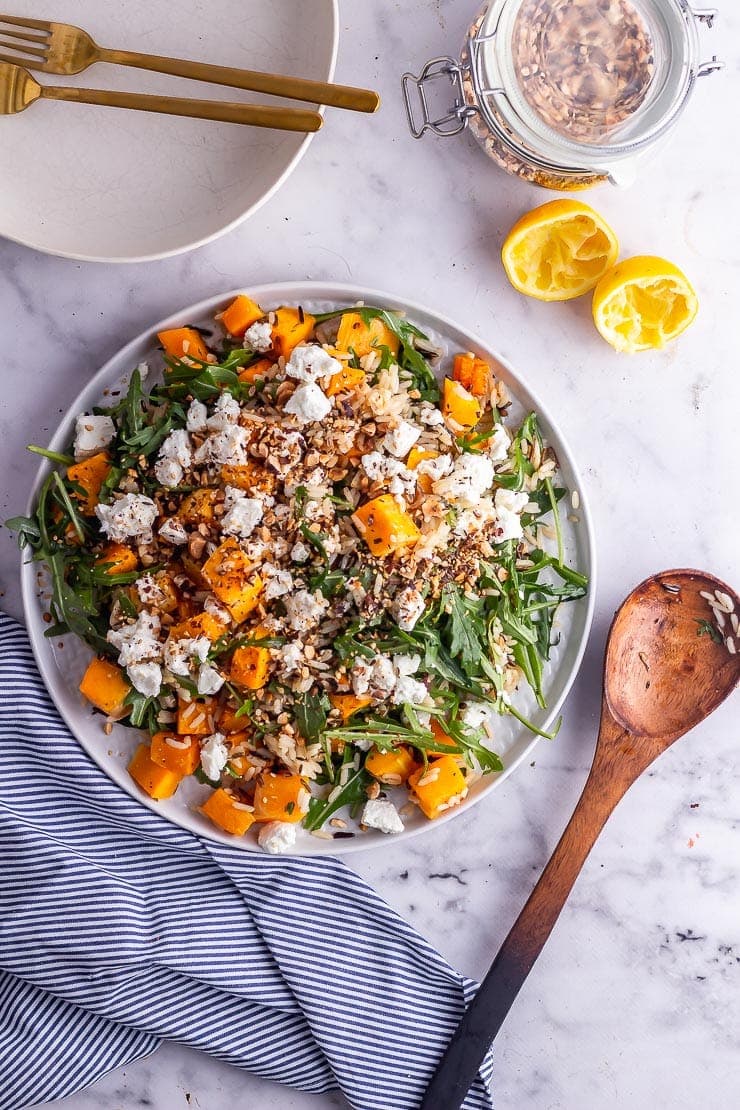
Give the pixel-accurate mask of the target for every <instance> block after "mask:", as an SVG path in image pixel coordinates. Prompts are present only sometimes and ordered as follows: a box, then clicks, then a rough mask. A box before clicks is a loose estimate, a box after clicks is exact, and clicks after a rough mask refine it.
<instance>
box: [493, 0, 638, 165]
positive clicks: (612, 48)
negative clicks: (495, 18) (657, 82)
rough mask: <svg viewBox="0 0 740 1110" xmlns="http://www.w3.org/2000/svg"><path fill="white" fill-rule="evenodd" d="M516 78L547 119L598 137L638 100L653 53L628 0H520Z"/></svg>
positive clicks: (581, 137) (559, 127)
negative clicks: (521, 0)
mask: <svg viewBox="0 0 740 1110" xmlns="http://www.w3.org/2000/svg"><path fill="white" fill-rule="evenodd" d="M512 47H513V56H514V62H515V65H516V70H517V75H518V80H519V85H520V87H521V90H522V93H523V94H524V97H525V99H526V100H527V102H528V104H529V105H530V107H531V108H532V109H533V110H534V111H535V112H536V113H537V115H538V116H539V117H540V119H541V120H542V121H543V123H545V124H546V125H547V126H548V127H550V128H552V129H553V130H554V131H557V132H558V133H559V134H561V135H564V136H565V137H567V138H569V139H574V140H576V141H578V142H584V143H597V142H603V141H604V139H606V138H607V137H608V136H609V135H611V134H612V133H613V132H614V131H615V130H616V129H617V128H619V127H620V125H621V124H623V123H624V122H625V120H627V119H628V118H629V117H630V116H631V115H633V114H634V112H636V111H637V109H638V108H639V106H640V104H642V102H643V100H644V99H645V96H646V95H647V92H648V89H649V87H650V82H651V80H652V77H653V71H654V68H655V56H654V51H653V42H652V38H651V35H650V32H649V30H648V28H647V26H646V24H645V22H644V20H643V18H642V16H641V15H640V13H639V11H638V10H637V9H636V8H635V7H634V6H633V5H632V4H631V3H630V2H629V0H523V3H522V5H521V7H520V9H519V12H518V14H517V18H516V22H515V24H514V33H513V38H512Z"/></svg>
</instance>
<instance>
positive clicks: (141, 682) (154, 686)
mask: <svg viewBox="0 0 740 1110" xmlns="http://www.w3.org/2000/svg"><path fill="white" fill-rule="evenodd" d="M126 670H127V674H128V677H129V678H130V679H131V685H132V686H133V687H134V689H135V690H138V691H139V693H140V694H143V695H144V697H145V698H156V696H157V694H158V693H159V691H160V690H161V689H162V668H161V667H160V665H159V663H132V664H131V666H130V667H127V669H126Z"/></svg>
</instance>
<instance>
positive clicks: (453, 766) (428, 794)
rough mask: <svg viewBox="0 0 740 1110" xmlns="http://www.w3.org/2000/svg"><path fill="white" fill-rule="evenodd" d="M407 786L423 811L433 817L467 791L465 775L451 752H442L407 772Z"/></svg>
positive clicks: (454, 803)
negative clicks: (415, 769) (445, 753)
mask: <svg viewBox="0 0 740 1110" xmlns="http://www.w3.org/2000/svg"><path fill="white" fill-rule="evenodd" d="M408 781H409V789H410V790H411V793H412V794H413V795H414V797H415V798H416V800H417V801H418V803H419V806H420V808H421V811H422V813H423V814H424V815H425V816H426V817H428V818H429V819H430V820H432V819H433V818H435V817H439V815H440V813H443V812H444V811H445V810H447V809H452V807H453V806H456V805H459V804H460V802H461V801H462V800H463V798H464V797H465V795H466V794H467V792H468V788H467V786H466V785H465V776H464V775H463V773H462V771H461V770H460V767H459V766H458V762H457V759H456V758H455V756H454V755H441V756H439V758H438V759H432V760H430V761H429V766H428V767H427V768H426V769H425V768H424V767H420V768H419V770H418V771H414V772H413V773H412V774H411V775H410V776H409V780H408Z"/></svg>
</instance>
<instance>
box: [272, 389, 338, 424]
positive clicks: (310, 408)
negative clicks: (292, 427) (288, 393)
mask: <svg viewBox="0 0 740 1110" xmlns="http://www.w3.org/2000/svg"><path fill="white" fill-rule="evenodd" d="M333 404H334V398H333V397H327V396H326V394H325V393H322V392H321V390H320V389H319V387H318V386H317V385H314V383H313V382H308V383H307V384H306V385H299V386H298V389H296V391H295V393H294V394H293V396H292V397H291V398H290V400H289V401H288V402H287V403H286V404H285V406H284V408H283V412H289V413H292V414H293V416H296V417H297V418H298V420H300V421H301V423H302V424H308V423H310V422H311V421H315V420H323V419H324V417H325V416H327V415H328V413H329V412H330V411H331V407H332V405H333Z"/></svg>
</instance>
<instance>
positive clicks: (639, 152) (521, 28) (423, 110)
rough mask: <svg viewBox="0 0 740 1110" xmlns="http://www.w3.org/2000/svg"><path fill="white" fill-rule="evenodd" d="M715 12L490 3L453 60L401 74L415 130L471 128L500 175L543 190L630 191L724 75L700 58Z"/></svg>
mask: <svg viewBox="0 0 740 1110" xmlns="http://www.w3.org/2000/svg"><path fill="white" fill-rule="evenodd" d="M716 14H717V13H716V12H715V11H714V10H710V9H701V10H699V9H694V8H691V7H690V6H689V4H688V2H687V0H489V2H488V3H487V4H486V5H485V7H484V8H483V9H482V10H481V11H480V12H479V13H478V15H477V16H476V17H475V19H474V20H473V23H472V24H471V26H470V29H469V31H468V35H467V38H466V40H465V43H464V46H463V49H462V54H461V56H460V59H459V60H455V59H454V58H451V57H445V58H435V59H433V60H432V61H430V62H427V64H426V65H425V66H424V68H423V70H422V71H421V73H420V74H419V76H418V77H417V76H415V75H414V74H412V73H406V74H404V76H403V95H404V101H405V105H406V114H407V116H408V121H409V126H410V128H411V132H412V134H413V135H414V137H415V138H417V139H419V138H421V137H422V135H424V134H425V132H427V131H431V132H433V133H434V134H435V135H441V136H449V135H457V134H459V133H460V132H461V131H463V130H465V129H466V128H468V127H469V128H470V130H471V131H472V132H473V134H474V135H475V137H476V139H477V140H478V142H479V143H480V144H481V146H482V147H483V149H484V150H485V152H486V153H487V154H488V155H489V157H491V158H492V159H493V160H494V161H495V162H497V163H498V164H499V165H500V166H502V167H503V168H504V169H505V170H507V171H508V172H509V173H512V174H515V175H516V176H518V177H521V178H524V179H525V180H527V181H531V182H535V183H536V184H538V185H543V186H545V187H546V188H548V189H563V190H567V191H572V190H575V189H585V188H588V187H589V186H591V185H595V184H597V183H598V182H601V181H612V182H614V183H615V184H619V185H627V184H630V183H631V182H632V181H633V180H634V178H635V176H636V173H637V169H638V166H639V163H640V161H641V160H642V158H643V156H644V155H645V154H646V153H647V152H648V151H650V150H652V149H654V147H655V146H656V144H657V143H658V142H659V141H660V140H662V139H663V138H664V137H665V136H666V135H667V134H668V133H669V132H670V130H671V129H672V128H673V126H674V124H675V123H676V121H677V120H678V117H679V116H680V114H681V112H682V111H683V109H684V107H685V106H686V104H687V102H688V98H689V96H690V94H691V92H692V91H693V88H694V85H695V84H696V79H697V78H698V77H703V76H705V75H706V74H709V73H713V72H715V71H716V70H719V69H722V68H723V63H722V62H718V61H717V58H716V57H713V58H712V60H711V61H708V62H701V61H700V60H699V59H700V56H701V55H700V41H699V30H700V26H701V25H702V24H705V25H706V26H707V27H711V26H712V23H713V21H714V19H715V17H716ZM450 85H451V86H452V104H451V105H450V103H449V101H447V102H446V103H445V105H444V106H443V108H442V110H441V112H440V113H437V112H436V111H435V110H434V108H433V103H432V102H433V99H434V98H435V97H436V98H438V96H439V93H440V91H441V88H446V89H447V88H448V86H450ZM414 90H415V93H416V100H414ZM447 96H449V92H447Z"/></svg>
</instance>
